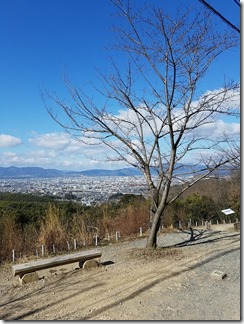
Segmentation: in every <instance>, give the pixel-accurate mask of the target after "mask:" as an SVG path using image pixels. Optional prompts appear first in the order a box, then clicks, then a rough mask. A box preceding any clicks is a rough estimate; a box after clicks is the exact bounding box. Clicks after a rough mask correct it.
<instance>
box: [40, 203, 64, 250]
mask: <svg viewBox="0 0 244 324" xmlns="http://www.w3.org/2000/svg"><path fill="white" fill-rule="evenodd" d="M66 241H67V232H66V228H65V226H64V224H62V222H61V215H60V211H59V208H58V207H56V206H55V205H52V204H49V206H48V210H47V214H46V217H45V219H44V221H43V222H42V223H41V228H40V234H39V238H38V243H39V244H44V245H45V248H46V249H48V250H49V251H51V250H52V249H53V245H54V246H55V249H59V250H62V249H63V248H64V246H65V245H66Z"/></svg>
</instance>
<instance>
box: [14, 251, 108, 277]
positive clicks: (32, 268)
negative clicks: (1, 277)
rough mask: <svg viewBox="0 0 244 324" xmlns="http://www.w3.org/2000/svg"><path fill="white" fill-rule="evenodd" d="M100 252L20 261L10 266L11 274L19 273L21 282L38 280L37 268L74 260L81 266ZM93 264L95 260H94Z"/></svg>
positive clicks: (41, 268) (59, 264) (96, 256)
mask: <svg viewBox="0 0 244 324" xmlns="http://www.w3.org/2000/svg"><path fill="white" fill-rule="evenodd" d="M101 256H102V252H100V251H98V250H87V251H83V252H78V253H73V254H68V255H61V256H56V257H53V258H48V259H42V260H38V261H31V262H28V263H21V264H16V265H13V266H12V270H13V275H14V276H17V275H19V277H20V280H21V282H22V283H27V282H32V281H36V280H39V277H38V275H37V273H36V271H38V270H44V269H48V268H53V267H57V266H61V265H64V264H70V263H74V262H78V263H79V267H80V268H81V267H83V266H84V264H85V262H86V261H88V260H92V259H95V258H100V257H101ZM94 264H95V260H94Z"/></svg>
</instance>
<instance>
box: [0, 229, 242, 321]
mask: <svg viewBox="0 0 244 324" xmlns="http://www.w3.org/2000/svg"><path fill="white" fill-rule="evenodd" d="M232 227H233V224H232ZM232 227H231V226H230V225H226V226H225V227H224V230H225V231H222V230H223V226H222V227H221V231H219V230H220V228H219V229H218V228H216V227H215V229H214V230H212V231H207V232H206V233H204V235H203V236H202V237H201V238H200V239H199V240H197V241H196V242H193V243H192V244H190V245H187V246H183V247H169V246H172V245H174V244H175V243H181V242H183V241H185V240H187V239H189V235H187V234H185V233H181V232H177V233H161V234H160V235H159V237H158V239H159V245H161V246H162V247H164V248H158V249H156V250H155V251H146V250H145V249H143V246H145V243H146V238H138V239H134V240H127V241H121V242H118V243H114V244H110V245H107V246H103V247H99V250H101V251H102V253H103V254H102V258H101V260H100V262H101V265H100V266H99V267H98V268H94V269H88V270H87V269H78V268H77V265H75V264H73V265H69V266H62V267H57V268H53V269H47V270H43V271H39V272H38V275H39V278H40V280H39V281H37V282H33V283H29V284H25V285H21V284H20V282H19V279H18V278H17V277H13V275H12V271H11V265H5V266H2V267H1V268H0V287H1V288H0V290H1V291H0V293H1V300H0V318H1V319H3V320H17V319H18V320H64V321H66V320H240V232H235V231H234V230H233V229H232ZM214 270H218V271H223V272H224V273H226V275H227V276H226V277H225V278H224V279H218V278H216V277H213V276H212V272H213V271H214Z"/></svg>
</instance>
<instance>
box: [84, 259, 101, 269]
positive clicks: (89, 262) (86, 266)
mask: <svg viewBox="0 0 244 324" xmlns="http://www.w3.org/2000/svg"><path fill="white" fill-rule="evenodd" d="M98 267H99V262H98V261H97V260H95V259H92V260H86V261H85V262H84V263H83V266H82V268H83V269H91V268H98Z"/></svg>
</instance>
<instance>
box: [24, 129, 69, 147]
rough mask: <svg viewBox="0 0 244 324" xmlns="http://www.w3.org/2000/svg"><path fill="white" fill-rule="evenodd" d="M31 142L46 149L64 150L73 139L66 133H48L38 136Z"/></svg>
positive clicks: (30, 140)
mask: <svg viewBox="0 0 244 324" xmlns="http://www.w3.org/2000/svg"><path fill="white" fill-rule="evenodd" d="M29 142H30V143H32V144H34V145H36V146H39V147H42V148H46V149H54V150H64V149H65V148H67V147H68V146H69V144H70V142H71V137H70V136H69V134H66V133H47V134H42V135H36V136H35V137H33V138H30V139H29Z"/></svg>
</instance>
